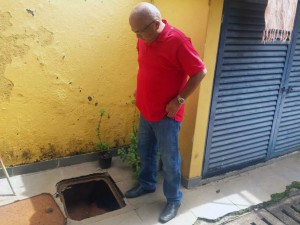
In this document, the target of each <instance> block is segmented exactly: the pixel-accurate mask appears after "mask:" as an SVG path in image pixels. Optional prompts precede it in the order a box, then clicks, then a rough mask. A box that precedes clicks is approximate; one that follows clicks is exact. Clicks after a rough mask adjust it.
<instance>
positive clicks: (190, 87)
mask: <svg viewBox="0 0 300 225" xmlns="http://www.w3.org/2000/svg"><path fill="white" fill-rule="evenodd" d="M206 72H207V71H206V69H204V70H203V71H202V72H199V73H197V74H196V75H194V76H191V77H190V79H189V80H188V82H187V83H186V85H185V87H184V88H183V90H182V91H181V92H180V93H179V96H180V97H182V98H184V99H185V100H186V99H187V98H188V97H189V96H190V95H191V94H192V93H193V92H194V91H195V90H196V88H197V87H198V86H199V84H200V83H201V81H202V79H203V78H204V76H205V74H206ZM180 107H181V104H180V103H179V102H178V99H177V96H176V97H175V98H173V99H172V100H171V101H170V102H169V103H168V104H167V106H166V111H167V113H168V114H167V116H168V117H170V118H174V117H175V115H176V113H177V112H178V110H179V109H180Z"/></svg>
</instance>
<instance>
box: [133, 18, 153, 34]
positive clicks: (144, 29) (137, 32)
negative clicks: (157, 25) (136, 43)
mask: <svg viewBox="0 0 300 225" xmlns="http://www.w3.org/2000/svg"><path fill="white" fill-rule="evenodd" d="M155 21H156V20H153V21H152V22H151V23H149V24H148V25H147V26H145V27H144V28H143V29H141V30H139V31H134V33H136V34H141V33H144V32H145V31H146V30H147V29H148V28H149V27H150V25H151V24H152V23H154V22H155Z"/></svg>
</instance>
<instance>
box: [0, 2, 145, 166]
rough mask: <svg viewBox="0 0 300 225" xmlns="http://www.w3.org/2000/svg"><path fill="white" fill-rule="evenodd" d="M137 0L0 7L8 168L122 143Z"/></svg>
mask: <svg viewBox="0 0 300 225" xmlns="http://www.w3.org/2000/svg"><path fill="white" fill-rule="evenodd" d="M138 2H140V1H137V0H121V1H120V0H76V1H74V0H65V1H57V0H47V1H46V0H42V1H37V0H12V1H2V2H1V8H0V49H1V51H0V134H1V135H0V154H1V155H2V158H3V159H4V161H5V164H6V165H7V166H8V165H17V164H22V163H31V162H34V161H39V160H45V159H49V158H56V157H60V156H66V155H72V154H77V153H83V152H88V151H92V150H93V149H94V143H95V142H96V141H97V137H96V127H97V120H98V115H99V113H98V111H99V109H105V110H106V111H107V112H108V113H109V114H107V115H106V116H105V118H103V123H102V128H103V129H102V131H103V137H102V138H103V140H105V141H108V142H109V143H110V145H111V146H112V147H113V146H118V145H124V144H125V143H127V142H128V134H129V132H130V130H131V122H132V120H133V115H134V110H135V107H134V106H133V105H132V104H131V101H132V97H131V96H132V93H133V90H134V89H135V81H136V70H137V63H136V50H135V43H136V37H135V35H134V34H132V32H131V30H130V27H129V25H128V15H129V13H130V10H131V9H132V7H133V6H134V5H136V4H137V3H138Z"/></svg>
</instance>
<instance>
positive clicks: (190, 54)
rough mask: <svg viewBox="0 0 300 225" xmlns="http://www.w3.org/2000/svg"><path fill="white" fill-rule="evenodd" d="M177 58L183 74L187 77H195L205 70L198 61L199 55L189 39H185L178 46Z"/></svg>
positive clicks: (199, 60)
mask: <svg viewBox="0 0 300 225" xmlns="http://www.w3.org/2000/svg"><path fill="white" fill-rule="evenodd" d="M177 58H178V61H179V63H180V64H181V66H182V68H183V70H184V72H185V74H187V75H189V76H193V75H196V74H197V73H199V72H202V71H203V70H204V69H205V65H204V63H203V62H202V60H201V59H200V56H199V54H198V53H197V51H196V50H195V49H194V47H193V45H192V43H191V41H190V39H185V40H184V41H183V43H182V44H181V45H180V47H179V49H178V52H177Z"/></svg>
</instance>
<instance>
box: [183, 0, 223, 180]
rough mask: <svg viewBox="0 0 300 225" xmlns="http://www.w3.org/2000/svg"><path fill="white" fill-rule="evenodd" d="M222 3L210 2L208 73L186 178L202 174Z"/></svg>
mask: <svg viewBox="0 0 300 225" xmlns="http://www.w3.org/2000/svg"><path fill="white" fill-rule="evenodd" d="M223 4H224V0H211V3H210V9H209V15H208V24H207V34H206V41H205V48H204V61H205V63H206V68H207V70H208V74H207V76H206V77H205V79H204V80H203V82H202V84H201V89H200V92H199V98H198V106H197V109H196V111H197V116H196V122H195V124H196V126H195V130H194V132H195V133H194V137H195V138H194V143H193V147H192V151H191V152H192V154H191V155H192V157H191V160H190V163H191V164H190V170H189V173H188V174H187V176H186V177H187V178H197V177H201V174H202V169H203V161H204V154H205V144H206V134H207V127H208V120H209V113H210V103H211V99H212V90H213V83H214V75H215V67H216V64H217V54H218V46H219V37H220V32H221V24H222V13H223Z"/></svg>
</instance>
